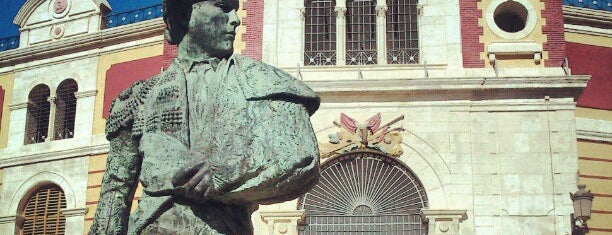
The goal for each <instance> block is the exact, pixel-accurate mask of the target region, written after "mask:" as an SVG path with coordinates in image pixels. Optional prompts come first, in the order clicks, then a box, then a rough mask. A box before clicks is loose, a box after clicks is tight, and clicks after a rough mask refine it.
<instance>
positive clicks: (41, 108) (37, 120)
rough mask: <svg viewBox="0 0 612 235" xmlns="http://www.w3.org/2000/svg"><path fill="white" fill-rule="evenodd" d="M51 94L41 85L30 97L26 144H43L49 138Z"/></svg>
mask: <svg viewBox="0 0 612 235" xmlns="http://www.w3.org/2000/svg"><path fill="white" fill-rule="evenodd" d="M50 94H51V93H50V90H49V87H47V86H46V85H43V84H40V85H37V86H36V87H34V89H32V91H31V92H30V95H28V111H27V117H26V131H25V140H24V143H25V144H34V143H41V142H44V141H45V138H47V134H48V131H49V112H50V109H51V105H50V103H49V101H48V99H49V95H50Z"/></svg>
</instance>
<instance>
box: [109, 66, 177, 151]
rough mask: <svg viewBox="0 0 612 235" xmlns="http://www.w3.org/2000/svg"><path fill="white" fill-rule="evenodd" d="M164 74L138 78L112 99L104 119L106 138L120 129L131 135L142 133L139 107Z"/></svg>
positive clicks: (115, 134) (112, 136)
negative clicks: (108, 113) (142, 78)
mask: <svg viewBox="0 0 612 235" xmlns="http://www.w3.org/2000/svg"><path fill="white" fill-rule="evenodd" d="M163 77H165V74H164V73H162V74H157V75H154V76H153V77H151V78H149V79H146V80H139V81H136V82H134V83H132V85H131V86H130V87H128V88H126V89H125V90H123V91H122V92H121V93H120V94H119V96H118V97H117V98H115V99H113V101H112V103H111V105H110V115H109V116H108V118H107V120H106V138H107V139H108V140H111V139H113V138H114V137H116V136H117V135H118V134H119V132H120V131H122V130H123V131H127V132H130V133H131V134H132V135H140V134H142V128H143V126H142V125H143V122H142V121H141V119H142V118H143V117H142V115H141V114H140V110H142V108H141V107H140V106H141V105H143V104H144V103H145V101H146V99H147V97H148V95H149V92H150V91H151V89H152V88H153V86H155V84H156V83H158V82H160V80H162V78H163Z"/></svg>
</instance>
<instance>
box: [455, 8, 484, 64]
mask: <svg viewBox="0 0 612 235" xmlns="http://www.w3.org/2000/svg"><path fill="white" fill-rule="evenodd" d="M478 2H479V0H462V1H461V3H459V13H460V14H461V41H462V51H463V53H462V54H463V67H464V68H484V66H485V62H484V61H483V60H481V59H480V53H481V52H483V51H484V44H482V43H480V39H479V38H480V36H481V35H482V34H483V29H482V27H480V26H478V19H479V18H482V11H481V10H479V9H478V6H477V3H478Z"/></svg>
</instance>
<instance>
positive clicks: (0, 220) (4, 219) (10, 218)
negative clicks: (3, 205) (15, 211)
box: [0, 215, 17, 224]
mask: <svg viewBox="0 0 612 235" xmlns="http://www.w3.org/2000/svg"><path fill="white" fill-rule="evenodd" d="M15 222H17V215H7V216H0V224H10V223H15Z"/></svg>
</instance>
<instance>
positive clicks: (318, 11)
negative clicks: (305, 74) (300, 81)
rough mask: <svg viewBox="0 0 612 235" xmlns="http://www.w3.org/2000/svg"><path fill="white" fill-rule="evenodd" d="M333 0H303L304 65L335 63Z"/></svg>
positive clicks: (334, 2)
mask: <svg viewBox="0 0 612 235" xmlns="http://www.w3.org/2000/svg"><path fill="white" fill-rule="evenodd" d="M335 6H336V1H334V0H307V1H306V2H305V12H304V21H305V40H304V42H305V45H304V64H305V65H334V64H336V16H335V14H334V7H335Z"/></svg>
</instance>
